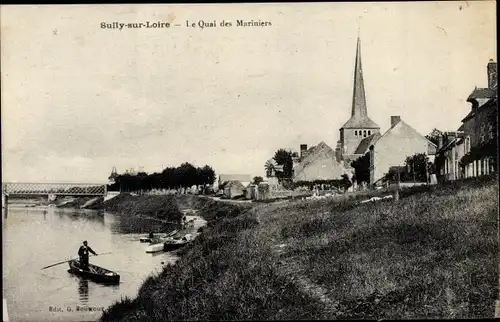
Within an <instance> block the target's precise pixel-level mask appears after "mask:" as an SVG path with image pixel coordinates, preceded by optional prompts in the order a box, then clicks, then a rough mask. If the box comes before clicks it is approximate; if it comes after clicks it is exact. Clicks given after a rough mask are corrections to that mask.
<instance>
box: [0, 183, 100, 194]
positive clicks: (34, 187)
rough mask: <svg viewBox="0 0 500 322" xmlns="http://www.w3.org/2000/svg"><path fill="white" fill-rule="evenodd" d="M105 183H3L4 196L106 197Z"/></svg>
mask: <svg viewBox="0 0 500 322" xmlns="http://www.w3.org/2000/svg"><path fill="white" fill-rule="evenodd" d="M107 187H108V186H107V184H106V183H27V182H3V183H2V194H3V195H6V196H40V195H45V196H47V195H48V196H106V194H107Z"/></svg>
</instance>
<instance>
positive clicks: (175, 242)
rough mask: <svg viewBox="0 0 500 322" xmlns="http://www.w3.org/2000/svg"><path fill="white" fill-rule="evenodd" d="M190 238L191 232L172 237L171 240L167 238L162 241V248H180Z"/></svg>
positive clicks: (191, 237)
mask: <svg viewBox="0 0 500 322" xmlns="http://www.w3.org/2000/svg"><path fill="white" fill-rule="evenodd" d="M192 239H193V235H191V234H186V235H184V237H182V238H172V239H171V240H167V241H166V242H165V243H163V250H164V251H170V250H175V249H178V248H181V247H183V246H185V245H187V244H188V243H190V242H191V241H192Z"/></svg>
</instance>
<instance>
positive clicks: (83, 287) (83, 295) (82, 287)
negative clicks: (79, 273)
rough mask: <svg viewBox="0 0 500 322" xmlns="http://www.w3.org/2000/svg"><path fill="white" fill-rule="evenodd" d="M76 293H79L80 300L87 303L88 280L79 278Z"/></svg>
mask: <svg viewBox="0 0 500 322" xmlns="http://www.w3.org/2000/svg"><path fill="white" fill-rule="evenodd" d="M78 294H80V302H82V304H87V303H88V301H89V281H88V280H87V279H86V278H80V282H79V283H78Z"/></svg>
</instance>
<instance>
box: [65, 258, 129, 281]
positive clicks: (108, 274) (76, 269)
mask: <svg viewBox="0 0 500 322" xmlns="http://www.w3.org/2000/svg"><path fill="white" fill-rule="evenodd" d="M68 264H69V269H68V272H69V273H72V274H75V275H78V276H82V277H87V278H88V279H90V280H92V281H94V282H98V283H103V284H118V283H120V275H118V274H117V273H115V272H113V271H110V270H109V269H105V268H102V267H99V266H97V265H92V264H89V270H88V271H87V270H83V269H81V268H80V265H79V262H78V260H72V261H69V262H68Z"/></svg>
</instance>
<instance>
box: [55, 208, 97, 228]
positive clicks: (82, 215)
mask: <svg viewBox="0 0 500 322" xmlns="http://www.w3.org/2000/svg"><path fill="white" fill-rule="evenodd" d="M58 215H59V217H61V218H69V219H71V220H72V221H82V220H84V221H91V222H97V223H100V224H101V225H102V226H104V213H102V212H77V211H60V212H58Z"/></svg>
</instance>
